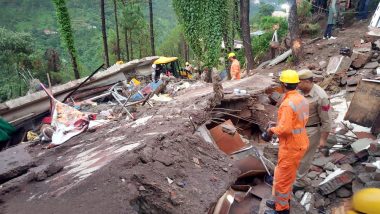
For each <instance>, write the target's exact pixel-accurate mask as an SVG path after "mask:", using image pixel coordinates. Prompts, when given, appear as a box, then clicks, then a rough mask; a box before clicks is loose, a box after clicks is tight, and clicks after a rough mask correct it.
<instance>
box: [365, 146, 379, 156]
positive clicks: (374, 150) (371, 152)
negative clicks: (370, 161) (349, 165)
mask: <svg viewBox="0 0 380 214" xmlns="http://www.w3.org/2000/svg"><path fill="white" fill-rule="evenodd" d="M368 153H369V155H371V156H375V157H380V144H379V143H371V145H369V148H368Z"/></svg>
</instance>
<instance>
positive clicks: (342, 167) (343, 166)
mask: <svg viewBox="0 0 380 214" xmlns="http://www.w3.org/2000/svg"><path fill="white" fill-rule="evenodd" d="M340 168H341V169H343V170H347V171H349V172H352V173H355V170H354V168H352V166H351V165H350V164H347V163H346V164H343V165H341V166H340Z"/></svg>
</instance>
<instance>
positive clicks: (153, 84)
mask: <svg viewBox="0 0 380 214" xmlns="http://www.w3.org/2000/svg"><path fill="white" fill-rule="evenodd" d="M162 83H163V82H162V80H159V81H157V82H151V83H149V84H148V85H147V86H145V87H144V88H143V89H142V90H141V92H142V93H143V94H149V93H150V92H153V91H155V90H156V89H157V88H158V87H159V86H160V85H161V84H162ZM143 98H144V97H143V96H141V94H140V93H135V94H134V95H132V97H131V99H130V101H131V102H136V101H139V100H142V99H143Z"/></svg>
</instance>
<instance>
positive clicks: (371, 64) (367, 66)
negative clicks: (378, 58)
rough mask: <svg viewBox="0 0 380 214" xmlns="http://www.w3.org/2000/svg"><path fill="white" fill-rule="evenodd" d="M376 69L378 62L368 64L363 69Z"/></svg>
mask: <svg viewBox="0 0 380 214" xmlns="http://www.w3.org/2000/svg"><path fill="white" fill-rule="evenodd" d="M377 67H379V63H378V62H369V63H367V64H366V65H365V66H364V69H375V68H377Z"/></svg>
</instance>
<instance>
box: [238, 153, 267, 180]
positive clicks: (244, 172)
mask: <svg viewBox="0 0 380 214" xmlns="http://www.w3.org/2000/svg"><path fill="white" fill-rule="evenodd" d="M234 165H235V166H236V167H237V168H238V169H239V170H240V172H241V174H240V175H239V178H243V177H251V176H258V175H263V174H266V171H265V167H264V165H263V164H262V162H261V161H260V160H259V159H258V158H256V157H255V156H252V155H249V156H247V157H245V158H242V159H240V160H237V161H235V163H234Z"/></svg>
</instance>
